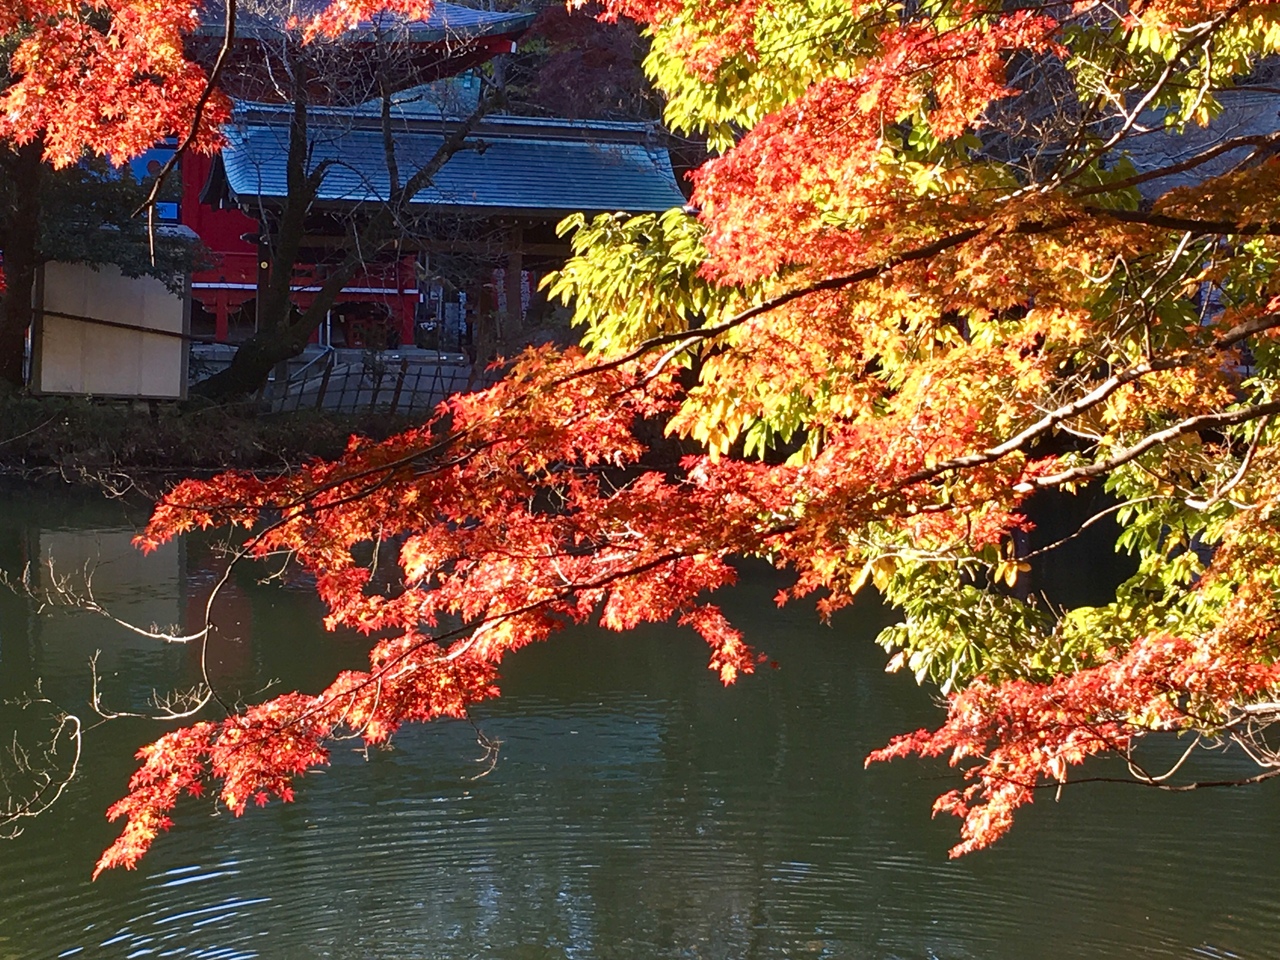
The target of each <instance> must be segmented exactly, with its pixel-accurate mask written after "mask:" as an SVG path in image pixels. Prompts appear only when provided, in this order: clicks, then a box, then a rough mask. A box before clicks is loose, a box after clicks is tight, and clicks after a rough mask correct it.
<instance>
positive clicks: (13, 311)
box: [0, 140, 44, 389]
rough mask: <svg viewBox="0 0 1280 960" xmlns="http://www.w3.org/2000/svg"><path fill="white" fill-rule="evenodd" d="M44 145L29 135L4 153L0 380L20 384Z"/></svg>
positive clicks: (29, 315)
mask: <svg viewBox="0 0 1280 960" xmlns="http://www.w3.org/2000/svg"><path fill="white" fill-rule="evenodd" d="M43 150H44V144H43V142H42V141H40V140H33V141H32V142H31V143H28V144H26V145H24V146H21V147H18V148H17V149H16V150H12V151H9V152H8V153H7V155H6V156H5V157H4V158H3V161H2V162H3V164H4V167H5V171H6V173H7V174H8V178H7V179H8V180H9V191H10V192H9V196H8V199H7V202H6V204H5V207H6V209H5V211H4V219H5V223H4V231H3V239H2V242H3V244H4V276H5V284H6V286H5V292H4V298H3V301H2V304H0V306H2V307H3V309H0V384H5V385H8V386H10V387H13V388H16V389H21V388H22V386H23V377H22V353H23V348H24V345H25V341H26V334H27V327H29V326H30V325H31V318H32V310H31V291H32V288H33V287H34V286H35V280H36V268H37V267H38V266H39V244H40V181H41V174H42V172H43V170H44V163H43V161H42V159H41V154H42V152H43Z"/></svg>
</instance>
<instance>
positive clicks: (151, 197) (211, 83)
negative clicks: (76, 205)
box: [133, 0, 238, 265]
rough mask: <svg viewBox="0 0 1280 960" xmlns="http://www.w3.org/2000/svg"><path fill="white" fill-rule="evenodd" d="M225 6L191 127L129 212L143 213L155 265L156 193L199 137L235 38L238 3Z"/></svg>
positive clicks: (234, 0)
mask: <svg viewBox="0 0 1280 960" xmlns="http://www.w3.org/2000/svg"><path fill="white" fill-rule="evenodd" d="M224 3H225V4H226V12H225V13H224V15H223V21H222V29H223V37H222V46H220V47H219V48H218V55H217V56H216V57H215V58H214V61H213V67H212V68H211V69H210V70H209V76H208V78H207V79H206V80H205V84H204V89H203V90H201V91H200V96H199V97H197V98H196V102H195V107H194V108H193V110H192V115H191V126H190V127H189V128H188V129H187V133H186V136H185V137H183V139H182V142H181V143H180V144H178V146H177V148H176V149H175V150H174V151H173V153H172V155H170V157H169V159H168V160H166V161H165V163H164V166H162V167H161V168H160V172H159V173H157V174H156V179H155V182H154V183H152V184H151V190H150V192H149V193H148V194H147V198H146V199H145V200H144V201H142V204H141V205H140V206H139V207H138V209H136V210H134V211H133V216H135V217H136V216H137V215H138V214H140V213H141V212H142V211H143V210H146V211H147V234H148V236H149V238H150V243H151V262H152V264H153V265H154V264H155V258H156V241H155V209H156V200H157V199H158V198H159V196H160V191H161V189H162V188H163V187H164V183H165V181H166V180H167V179H168V178H169V175H170V174H171V173H173V171H174V168H175V167H177V165H178V161H179V160H180V159H181V157H182V154H183V153H185V152H186V150H187V148H188V147H190V146H191V144H193V143H195V139H196V137H197V136H199V135H200V124H201V123H202V122H203V120H204V111H205V108H206V107H208V105H209V101H210V99H212V97H213V94H214V91H215V90H217V87H218V81H219V80H221V79H222V74H223V71H224V70H225V69H226V66H227V59H228V57H230V55H231V45H232V43H233V42H234V41H235V35H236V6H237V3H238V0H224Z"/></svg>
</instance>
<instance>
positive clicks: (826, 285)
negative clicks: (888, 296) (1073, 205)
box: [551, 227, 1028, 387]
mask: <svg viewBox="0 0 1280 960" xmlns="http://www.w3.org/2000/svg"><path fill="white" fill-rule="evenodd" d="M985 230H986V228H985V227H972V228H970V229H968V230H962V231H960V232H959V233H953V234H950V235H948V236H946V237H943V238H941V239H940V240H936V241H934V242H933V243H930V244H926V245H925V246H923V247H917V248H916V249H914V250H909V251H907V252H906V253H901V254H895V255H894V256H891V257H887V258H886V259H885V260H883V261H881V262H880V263H878V264H876V265H874V266H871V267H864V268H863V269H861V270H855V271H854V272H853V273H846V274H841V275H840V276H835V277H827V278H826V279H825V280H817V281H814V282H813V283H810V284H807V285H805V286H803V287H797V288H795V289H794V290H788V291H787V292H786V293H780V294H778V295H777V296H774V297H770V298H769V299H768V300H764V301H762V302H761V303H758V304H756V305H755V306H753V307H748V308H747V309H745V310H743V311H741V312H740V313H737V314H734V315H733V316H732V317H730V318H729V319H728V320H724V321H722V322H721V323H717V324H714V325H713V326H709V327H698V328H696V329H693V330H684V331H680V332H677V333H664V334H661V335H659V336H656V337H650V338H649V339H648V340H644V341H642V342H641V343H640V344H638V345H637V346H636V347H635V348H633V349H632V350H631V351H630V352H629V353H626V354H623V355H622V356H621V357H616V358H614V359H612V360H606V361H602V362H600V363H597V364H594V365H592V366H591V367H589V368H586V369H584V370H576V371H574V372H573V373H571V374H567V375H565V376H564V377H561V378H560V379H558V380H555V381H553V382H552V383H551V386H552V387H558V386H563V385H564V384H566V383H571V382H572V381H574V380H578V379H581V378H582V377H585V376H589V375H591V374H593V373H603V372H604V371H606V370H614V369H617V368H618V367H622V366H625V365H626V364H628V363H630V362H631V361H633V360H638V359H639V358H640V357H643V356H644V355H645V354H647V353H649V352H650V351H652V350H655V349H657V348H658V347H665V346H668V345H669V344H676V345H677V347H678V348H680V349H683V348H684V347H688V346H692V345H693V344H694V343H696V342H697V341H699V340H710V339H712V338H713V337H718V336H720V334H722V333H727V332H728V331H730V330H732V329H734V328H735V327H740V326H742V324H744V323H746V322H747V321H748V320H754V319H755V318H756V317H758V316H761V315H762V314H765V313H769V312H770V311H772V310H776V309H778V308H779V307H783V306H786V305H787V304H788V303H791V302H792V301H795V300H799V299H800V298H801V297H807V296H809V295H810V294H812V293H821V292H823V291H826V290H840V289H842V288H844V287H849V286H853V285H854V284H858V283H864V282H866V281H867V280H874V279H875V278H876V277H879V276H881V275H882V274H884V273H887V272H888V271H890V270H892V269H894V268H895V267H899V266H902V265H903V264H904V263H913V262H915V261H917V260H927V259H929V258H930V257H933V256H936V255H937V254H939V253H942V252H943V251H946V250H950V249H951V248H953V247H958V246H960V245H961V244H964V243H968V242H969V241H970V240H972V239H973V238H974V237H977V236H980V235H981V234H982V233H983V232H984V231H985ZM1017 232H1028V231H1021V230H1020V231H1017ZM677 352H678V351H677ZM654 375H655V374H650V376H649V378H647V379H652V377H653V376H654Z"/></svg>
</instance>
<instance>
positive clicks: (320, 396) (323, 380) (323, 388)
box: [316, 353, 341, 410]
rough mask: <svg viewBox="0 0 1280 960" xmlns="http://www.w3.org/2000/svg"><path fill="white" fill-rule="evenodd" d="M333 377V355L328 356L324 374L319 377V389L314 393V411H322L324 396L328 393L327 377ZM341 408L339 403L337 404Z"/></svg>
mask: <svg viewBox="0 0 1280 960" xmlns="http://www.w3.org/2000/svg"><path fill="white" fill-rule="evenodd" d="M332 375H333V354H332V353H331V354H329V358H328V360H327V361H326V362H325V365H324V373H323V375H321V377H320V389H319V391H317V393H316V409H317V410H323V409H324V395H325V394H326V393H327V392H328V391H329V377H331V376H332ZM339 406H341V403H339Z"/></svg>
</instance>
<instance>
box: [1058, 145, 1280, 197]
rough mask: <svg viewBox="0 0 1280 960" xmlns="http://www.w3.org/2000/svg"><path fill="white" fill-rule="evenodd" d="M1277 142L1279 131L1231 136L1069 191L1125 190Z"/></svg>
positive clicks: (1077, 194) (1080, 194)
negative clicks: (1182, 156)
mask: <svg viewBox="0 0 1280 960" xmlns="http://www.w3.org/2000/svg"><path fill="white" fill-rule="evenodd" d="M1277 143H1280V131H1277V132H1275V133H1268V134H1262V135H1257V136H1241V137H1231V138H1229V139H1227V140H1223V141H1222V142H1221V143H1218V144H1215V145H1214V146H1212V147H1209V148H1208V149H1207V150H1203V151H1201V152H1200V153H1197V154H1196V155H1195V156H1192V157H1189V158H1188V159H1186V160H1182V161H1180V162H1178V163H1171V164H1168V165H1166V166H1163V167H1156V168H1155V169H1153V170H1147V171H1146V172H1145V173H1138V174H1134V175H1133V176H1132V177H1126V178H1125V179H1123V180H1114V181H1112V182H1110V183H1103V184H1098V185H1096V186H1092V187H1086V188H1084V189H1082V190H1073V191H1072V192H1071V196H1072V197H1076V198H1079V197H1092V196H1097V195H1098V194H1101V193H1113V192H1115V191H1117V190H1127V189H1129V188H1130V187H1136V186H1138V185H1140V184H1143V183H1148V182H1150V181H1152V180H1161V179H1163V178H1165V177H1172V176H1175V175H1176V174H1179V173H1186V172H1187V171H1188V170H1194V169H1195V168H1196V167H1198V166H1201V165H1202V164H1205V163H1208V162H1209V161H1210V160H1213V159H1215V158H1216V157H1220V156H1222V154H1224V153H1230V152H1231V151H1233V150H1239V149H1240V148H1241V147H1250V146H1251V147H1256V148H1257V149H1258V150H1265V149H1266V148H1268V147H1273V146H1275V145H1276V144H1277Z"/></svg>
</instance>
